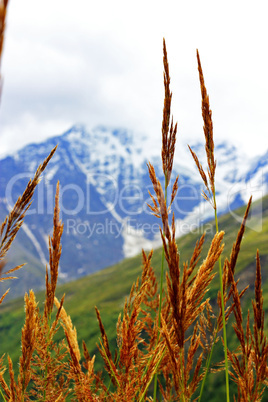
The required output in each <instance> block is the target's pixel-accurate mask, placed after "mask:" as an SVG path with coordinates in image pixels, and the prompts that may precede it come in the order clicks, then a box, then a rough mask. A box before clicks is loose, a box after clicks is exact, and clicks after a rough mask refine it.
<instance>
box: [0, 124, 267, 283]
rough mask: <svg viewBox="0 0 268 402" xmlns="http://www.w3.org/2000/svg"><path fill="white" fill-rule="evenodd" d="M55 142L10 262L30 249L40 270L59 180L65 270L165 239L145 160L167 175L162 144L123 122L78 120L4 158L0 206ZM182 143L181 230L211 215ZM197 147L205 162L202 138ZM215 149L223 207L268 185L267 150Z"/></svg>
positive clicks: (79, 269)
mask: <svg viewBox="0 0 268 402" xmlns="http://www.w3.org/2000/svg"><path fill="white" fill-rule="evenodd" d="M57 144H58V148H57V151H56V153H55V155H54V157H53V158H52V160H51V161H50V162H49V164H48V166H47V168H46V171H45V173H44V178H43V180H42V181H41V183H40V184H39V186H38V188H37V190H36V193H35V196H34V202H33V204H32V206H31V209H30V210H29V213H28V214H27V217H26V219H25V224H24V225H23V226H22V230H21V231H20V233H19V235H18V242H17V244H18V246H17V249H16V250H20V252H19V251H17V254H16V251H15V257H13V254H12V253H11V254H10V256H9V264H13V263H15V262H17V261H16V258H18V255H19V257H20V258H22V257H24V258H27V255H26V250H27V252H28V253H29V252H30V254H31V256H32V257H33V258H34V260H32V264H33V265H34V264H37V265H38V267H39V271H40V270H41V271H42V269H44V267H45V265H46V263H47V260H48V235H49V234H51V232H52V225H53V207H54V206H53V205H54V196H55V188H56V183H57V181H58V180H60V186H61V214H62V216H61V218H62V220H63V222H64V234H63V238H62V243H63V251H62V258H61V277H62V278H65V279H66V280H70V279H73V278H77V277H78V276H81V275H85V274H88V273H90V272H93V271H96V270H99V269H101V268H103V267H106V266H108V265H111V264H114V263H116V262H118V261H120V260H121V259H123V258H124V257H128V256H132V255H134V254H136V253H137V252H139V251H140V250H141V248H142V247H143V248H150V247H152V245H154V244H155V243H156V242H158V241H159V224H160V222H159V220H158V219H157V218H155V217H154V216H152V215H151V214H150V211H149V208H148V207H147V203H148V202H150V199H149V195H148V190H150V191H151V192H152V191H153V189H152V185H151V183H150V180H149V177H148V172H147V166H146V163H147V162H148V161H150V162H151V163H152V164H153V165H154V167H155V170H156V174H157V176H158V177H159V179H163V173H162V162H161V158H160V148H159V146H158V144H154V143H153V144H152V143H151V142H150V141H149V139H148V138H146V137H143V138H142V137H140V136H136V135H135V133H132V132H131V131H129V130H125V129H110V128H106V127H97V128H95V129H93V130H91V131H87V130H86V129H85V128H84V127H83V126H74V127H72V128H71V129H70V130H69V131H67V132H66V133H64V134H63V135H61V136H57V137H52V138H50V139H48V140H47V141H45V142H43V143H41V144H31V145H28V146H26V147H24V148H23V149H21V150H20V151H19V152H17V153H15V154H14V155H11V156H8V157H6V158H4V159H2V160H1V194H0V197H1V198H0V200H1V203H0V211H1V215H2V217H3V218H4V217H5V216H6V214H7V213H8V211H9V210H10V208H11V207H12V206H13V204H14V202H15V201H16V198H17V197H18V196H19V195H20V194H21V193H22V192H23V190H24V188H25V186H26V184H27V182H28V180H29V178H31V177H32V176H33V174H34V172H35V170H36V168H37V167H38V165H39V164H40V163H42V161H43V160H44V159H45V158H46V157H47V155H48V154H49V152H50V151H51V149H52V148H53V147H54V146H55V145H57ZM190 145H192V144H190ZM180 148H181V149H180V150H178V151H177V154H176V157H175V160H174V176H173V179H174V178H175V177H176V175H179V190H178V195H177V198H176V200H175V202H174V204H173V211H174V213H175V217H176V220H177V223H178V225H177V226H178V235H180V234H183V233H185V232H186V231H189V230H191V228H192V227H193V226H192V225H195V227H196V225H197V224H200V223H201V222H202V221H204V220H206V219H207V218H209V217H210V216H212V215H213V211H212V209H211V208H210V206H209V204H208V203H207V202H204V200H203V198H202V196H201V191H202V190H203V185H202V182H201V180H200V178H199V174H198V172H197V170H196V167H195V164H194V162H193V161H192V160H191V159H190V157H189V152H188V151H187V149H186V146H185V149H183V146H180ZM192 148H193V149H194V151H195V152H196V153H197V155H198V156H199V157H200V160H201V161H202V162H203V161H204V167H205V166H206V163H205V155H204V150H203V149H204V147H203V145H201V144H197V145H195V146H193V147H192ZM180 154H181V155H183V159H182V158H181V157H180ZM185 154H187V155H188V158H185V157H184V155H185ZM215 155H216V158H217V170H216V191H217V202H218V207H219V210H220V211H221V212H224V211H227V210H233V209H234V208H236V207H238V206H241V205H243V204H244V203H246V202H247V201H248V198H249V196H250V193H253V196H254V198H255V199H256V198H261V197H262V196H263V195H264V193H267V192H268V191H267V189H268V152H266V154H264V155H263V156H262V157H260V158H255V159H253V160H246V158H244V157H243V155H240V154H239V152H238V151H237V149H236V148H235V147H233V146H231V145H228V144H220V145H219V146H217V147H216V149H215ZM11 251H12V250H11ZM13 260H14V261H13ZM21 262H24V261H20V263H21ZM42 267H43V268H42ZM32 272H34V270H33V271H32ZM33 276H34V274H33ZM40 278H42V275H41V274H40ZM29 279H31V275H30V278H28V280H29ZM35 279H36V278H35ZM37 282H38V281H37ZM41 283H43V278H42V282H41ZM28 286H29V284H28Z"/></svg>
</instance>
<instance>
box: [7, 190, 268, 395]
mask: <svg viewBox="0 0 268 402" xmlns="http://www.w3.org/2000/svg"><path fill="white" fill-rule="evenodd" d="M244 211H245V207H243V208H240V209H239V210H237V211H236V212H235V213H236V217H238V216H240V217H243V214H244ZM248 219H249V220H248V222H249V225H248V226H249V227H247V228H246V232H245V236H244V239H243V242H242V247H241V252H240V256H239V259H238V265H237V270H236V278H238V277H240V286H241V287H244V286H246V285H247V284H250V285H251V287H250V290H249V291H248V293H247V299H246V300H245V301H244V303H245V308H246V309H247V306H249V307H250V298H251V296H252V295H253V288H254V281H255V256H256V250H257V248H258V249H259V252H260V258H261V264H262V278H263V295H264V304H265V310H266V314H267V315H266V329H267V328H268V277H267V276H268V197H267V196H266V197H265V198H263V199H262V200H259V201H257V202H255V203H253V205H252V212H251V214H250V216H249V218H248ZM257 223H258V225H257ZM212 226H213V223H210V222H209V223H208V224H206V225H205V229H207V236H206V242H205V246H204V250H203V256H204V255H205V253H206V251H207V248H208V245H209V241H210V239H211V238H212V236H213V233H214V230H215V229H214V228H212ZM239 226H240V222H238V219H236V218H235V217H234V215H233V214H231V215H230V214H227V215H224V216H222V217H220V219H219V227H220V229H221V230H224V231H225V232H226V236H225V245H226V246H225V251H224V256H229V253H230V250H231V247H232V244H233V241H234V240H235V238H236V234H237V231H238V229H239ZM254 227H255V228H256V227H257V228H258V231H255V230H254V229H251V228H254ZM260 229H261V230H260ZM201 234H202V233H201V232H200V233H189V234H187V235H186V236H183V237H181V238H179V239H178V246H179V250H180V258H181V262H182V261H186V260H189V259H190V258H191V253H192V251H193V248H194V245H195V243H196V241H197V239H198V238H199V237H200V236H201ZM63 247H64V244H63ZM161 253H162V251H161V249H157V250H155V251H154V256H153V263H152V265H153V267H154V269H155V271H156V273H157V275H159V274H160V266H161V263H160V260H161ZM202 258H203V257H202V256H201V260H202ZM89 263H90V262H89ZM74 264H75V262H74ZM26 269H27V268H26ZM140 274H141V257H140V256H136V257H134V258H130V259H126V260H124V261H122V262H121V263H119V264H117V265H115V266H112V267H110V268H107V269H104V270H102V271H100V272H97V273H95V274H92V275H90V276H87V277H84V278H81V279H79V280H77V281H74V282H70V283H68V284H64V285H61V286H58V289H57V296H58V298H61V296H62V295H63V294H64V293H65V295H66V297H65V304H64V306H65V309H66V311H67V312H68V314H70V316H71V318H72V321H73V323H74V325H75V326H76V328H77V332H78V338H79V342H80V344H81V342H82V340H85V342H86V344H87V346H88V349H89V351H90V353H91V354H96V369H97V370H98V369H100V368H101V367H102V361H101V358H100V357H99V354H98V351H97V348H96V342H98V338H99V329H98V324H97V320H96V316H95V310H94V306H97V307H98V309H99V310H100V313H101V315H102V318H103V322H104V325H105V328H106V330H107V335H108V338H109V339H110V340H112V342H115V331H116V327H115V326H116V321H117V317H118V314H119V312H120V311H121V310H122V307H123V303H124V300H125V297H126V296H127V295H128V294H129V291H130V288H131V285H132V283H133V282H134V281H135V280H136V279H137V277H138V276H140ZM44 281H45V278H44ZM9 286H10V287H11V291H12V282H11V283H9ZM218 288H219V284H218V280H217V277H216V278H215V280H214V281H213V283H212V286H211V290H210V293H211V297H215V296H216V294H217V291H218ZM37 299H38V300H39V307H40V308H42V305H43V300H44V293H43V292H40V293H38V294H37ZM245 314H246V313H245ZM23 322H24V302H23V299H21V298H20V299H15V300H10V301H8V302H6V303H5V302H4V303H3V304H2V306H1V308H0V331H1V332H0V335H1V343H0V355H2V354H3V353H6V354H9V355H10V356H11V357H12V359H13V362H14V367H16V366H17V364H16V362H18V358H19V351H20V332H21V327H22V325H23ZM227 330H228V332H229V337H231V338H230V344H233V342H234V338H233V335H232V334H233V332H232V328H231V325H230V323H228V326H227ZM61 335H62V333H61ZM61 335H60V332H59V336H61ZM216 354H217V351H216ZM5 362H6V357H5ZM211 377H213V376H211ZM218 378H219V377H213V381H214V383H213V385H212V384H211V386H213V387H214V390H215V386H217V387H219V384H216V383H215V381H216V382H217V381H219V382H220V381H221V380H219V379H218ZM208 395H210V394H209V393H208ZM217 399H219V393H218V394H217ZM209 400H211V401H212V400H213V397H212V396H211V397H209ZM263 400H268V399H265V398H264V399H263Z"/></svg>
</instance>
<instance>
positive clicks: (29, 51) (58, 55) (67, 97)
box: [0, 0, 268, 154]
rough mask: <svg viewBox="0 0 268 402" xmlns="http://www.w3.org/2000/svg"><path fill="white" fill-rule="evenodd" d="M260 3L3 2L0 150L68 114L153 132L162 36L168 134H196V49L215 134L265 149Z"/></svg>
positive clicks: (65, 122) (50, 131)
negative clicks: (174, 128)
mask: <svg viewBox="0 0 268 402" xmlns="http://www.w3.org/2000/svg"><path fill="white" fill-rule="evenodd" d="M265 11H266V3H265V2H264V1H258V2H255V3H254V5H253V4H252V2H249V1H240V0H239V1H236V2H233V1H230V0H227V1H225V2H224V4H223V3H222V4H221V3H219V2H215V1H212V0H210V1H208V0H207V1H202V2H200V1H199V0H195V1H188V2H178V1H175V0H174V1H173V0H170V1H167V2H165V3H164V2H161V1H152V0H146V1H141V0H137V1H136V2H134V3H130V2H126V1H119V0H115V1H113V2H111V1H108V0H104V1H99V2H93V1H82V0H77V1H76V2H73V1H66V0H65V1H63V0H54V1H52V0H47V1H36V0H25V1H24V2H21V1H20V0H12V1H11V2H10V6H9V9H8V22H7V33H6V40H5V49H4V55H3V61H2V72H3V76H4V88H3V93H2V103H1V112H0V142H1V147H0V148H1V153H3V152H5V151H6V152H8V151H10V149H11V148H13V149H14V146H15V147H17V148H18V147H21V146H22V145H23V144H26V143H28V142H31V141H37V140H42V139H44V138H45V137H47V136H51V135H54V134H59V133H60V132H62V131H64V130H65V129H66V128H67V127H68V126H69V125H72V124H75V123H85V124H87V125H88V127H89V128H90V127H93V126H95V125H97V124H108V125H114V126H125V127H127V128H130V129H133V130H134V131H137V132H145V133H147V134H149V135H151V136H154V137H155V136H160V131H161V119H162V116H161V114H162V103H163V100H162V98H163V84H162V38H163V36H165V38H166V42H167V48H168V56H169V62H170V73H171V88H172V91H173V113H174V117H175V119H176V120H178V123H179V136H180V137H181V138H182V139H183V140H185V141H186V142H193V141H195V140H196V139H197V138H198V139H199V140H202V135H203V134H202V120H201V113H200V90H199V83H198V74H197V68H196V58H195V50H196V48H198V49H199V51H200V55H201V60H202V65H203V69H204V74H205V80H206V84H207V89H208V92H209V95H210V100H211V107H212V111H213V120H214V128H215V133H214V135H215V141H217V139H219V140H222V139H224V138H226V139H229V140H231V141H233V142H234V143H235V144H236V145H237V144H238V145H240V146H241V147H242V148H243V149H244V150H245V151H247V152H248V153H253V154H255V153H261V152H262V151H265V150H266V149H267V140H266V138H267V132H268V116H267V93H268V78H267V71H268V59H267V57H266V54H265V51H264V50H263V49H265V48H266V39H267V34H268V32H267V31H268V27H267V24H266V12H265ZM14 144H16V145H14Z"/></svg>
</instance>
